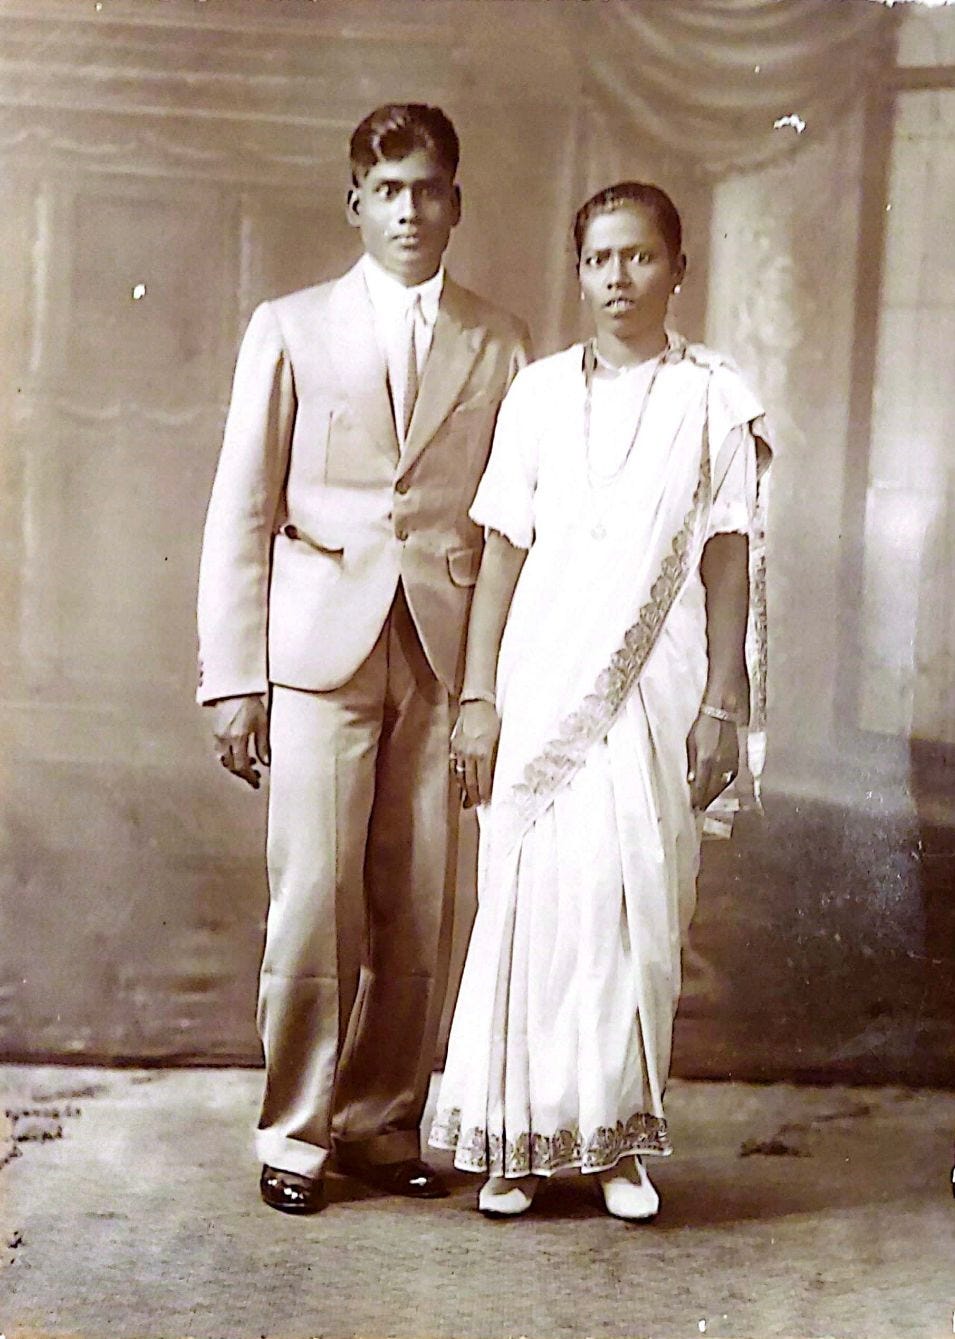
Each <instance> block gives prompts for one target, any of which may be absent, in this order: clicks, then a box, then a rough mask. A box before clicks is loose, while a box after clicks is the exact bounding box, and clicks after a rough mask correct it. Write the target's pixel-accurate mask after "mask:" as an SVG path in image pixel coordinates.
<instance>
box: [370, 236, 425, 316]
mask: <svg viewBox="0 0 955 1339" xmlns="http://www.w3.org/2000/svg"><path fill="white" fill-rule="evenodd" d="M361 265H362V272H363V274H364V276H365V284H366V286H367V288H368V296H369V297H370V298H371V305H372V307H373V308H374V309H375V314H376V315H379V316H387V315H392V316H397V315H401V316H403V315H404V313H405V312H406V311H407V310H408V308H409V307H410V305H411V303H412V302H413V301H414V299H415V297H417V298H418V299H419V300H420V303H421V315H422V318H423V319H424V320H425V321H426V322H427V323H428V325H434V322H435V320H436V319H437V315H438V303H439V302H440V301H441V293H442V291H443V289H444V266H443V265H439V266H438V269H437V272H436V273H435V274H433V275H432V276H431V278H430V279H426V280H425V281H424V283H423V284H415V285H414V286H413V287H411V288H408V287H407V286H406V285H405V284H402V283H400V282H399V281H398V280H397V279H395V278H394V277H393V276H392V275H390V274H389V273H388V271H387V270H386V269H384V268H383V267H382V266H381V265H379V264H378V262H377V261H376V260H375V259H374V258H373V257H372V256H369V254H368V252H367V251H366V252H365V254H364V255H363V256H362V258H361Z"/></svg>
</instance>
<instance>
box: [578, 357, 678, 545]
mask: <svg viewBox="0 0 955 1339" xmlns="http://www.w3.org/2000/svg"><path fill="white" fill-rule="evenodd" d="M669 352H670V342H669V339H668V340H667V347H666V348H665V349H664V350H663V351H662V352H661V353H660V354H658V355H657V357H656V359H655V360H654V368H653V372H652V373H651V375H650V381H649V384H648V386H647V389H646V391H645V392H644V395H643V400H642V402H641V405H640V412H639V413H638V414H637V421H636V424H635V426H634V429H633V435H632V436H631V438H630V442H629V444H628V446H627V449H626V451H625V452H624V454H623V458H622V460H621V461H620V463H619V465H617V466H616V467H615V468H614V469H613V470H611V472H610V473H609V474H599V473H598V472H597V471H596V470H595V469H594V467H593V461H592V460H591V447H590V416H591V408H592V402H593V380H594V372H595V371H596V368H597V361H598V357H597V348H596V343H595V341H594V340H588V341H587V344H586V345H585V346H584V466H585V472H586V476H587V488H588V490H589V492H590V495H591V512H593V510H594V507H593V502H594V495H595V494H596V492H597V491H598V490H599V489H604V488H609V487H610V485H611V484H613V483H615V482H616V480H617V479H619V477H620V475H621V474H622V473H623V471H624V470H625V469H626V467H627V462H628V461H629V459H630V456H631V454H632V452H633V448H634V447H635V446H636V444H637V438H638V437H639V435H640V429H641V427H642V426H643V420H644V417H645V415H646V412H647V405H648V404H649V403H650V394H651V392H652V390H653V387H654V385H655V384H656V379H657V376H658V375H659V372H660V368H661V367H662V366H663V364H664V361H665V360H666V356H667V354H668V353H669ZM590 533H591V535H592V536H593V538H594V539H605V538H606V535H607V530H606V527H605V526H604V524H603V522H602V521H601V520H600V519H599V518H598V519H596V520H595V521H594V524H593V526H592V527H591V531H590Z"/></svg>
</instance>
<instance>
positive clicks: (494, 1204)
mask: <svg viewBox="0 0 955 1339" xmlns="http://www.w3.org/2000/svg"><path fill="white" fill-rule="evenodd" d="M540 1183H541V1178H540V1177H539V1176H519V1177H508V1176H492V1177H491V1178H490V1179H489V1180H487V1181H485V1182H484V1185H483V1186H482V1187H481V1189H480V1191H479V1193H478V1208H479V1209H480V1211H481V1213H483V1214H487V1215H488V1217H489V1218H513V1217H514V1216H515V1215H516V1214H519V1213H525V1212H526V1211H527V1210H528V1209H529V1208H530V1207H531V1202H532V1201H533V1199H534V1193H535V1191H536V1190H537V1187H538V1186H539V1185H540Z"/></svg>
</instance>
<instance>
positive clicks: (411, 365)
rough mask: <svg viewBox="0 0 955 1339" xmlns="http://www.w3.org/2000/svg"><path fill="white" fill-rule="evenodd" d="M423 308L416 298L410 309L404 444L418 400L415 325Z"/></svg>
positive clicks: (402, 409)
mask: <svg viewBox="0 0 955 1339" xmlns="http://www.w3.org/2000/svg"><path fill="white" fill-rule="evenodd" d="M420 307H421V299H420V298H419V297H415V300H414V302H412V304H411V306H410V307H409V308H408V314H407V317H406V320H407V344H406V348H407V360H406V363H405V377H404V394H403V395H402V397H401V413H402V425H401V440H402V442H404V441H405V439H406V438H407V436H408V428H409V426H410V424H411V415H412V414H413V413H414V403H415V400H416V399H417V398H418V350H417V347H416V345H415V324H416V320H417V315H418V312H419V310H420Z"/></svg>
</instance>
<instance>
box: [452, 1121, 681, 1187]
mask: <svg viewBox="0 0 955 1339" xmlns="http://www.w3.org/2000/svg"><path fill="white" fill-rule="evenodd" d="M428 1143H429V1144H430V1145H431V1146H432V1148H442V1149H446V1150H449V1151H450V1152H452V1153H454V1165H455V1166H456V1167H459V1168H460V1169H461V1170H462V1171H469V1172H486V1173H488V1174H490V1175H493V1176H526V1175H529V1174H530V1173H532V1172H537V1173H540V1174H548V1173H550V1172H556V1171H560V1170H562V1169H564V1168H568V1167H579V1168H580V1170H581V1171H585V1172H603V1171H608V1170H609V1169H610V1168H611V1167H614V1166H616V1164H617V1163H618V1162H619V1161H620V1159H621V1158H623V1157H627V1156H628V1155H633V1156H636V1155H642V1154H644V1153H653V1154H658V1155H661V1156H663V1157H667V1156H669V1154H670V1153H671V1152H672V1151H673V1150H672V1146H671V1144H670V1136H669V1131H668V1129H667V1123H666V1120H665V1119H664V1117H662V1116H654V1115H652V1114H651V1113H650V1112H647V1111H638V1112H635V1113H634V1115H632V1116H630V1117H629V1118H628V1119H627V1120H626V1121H617V1123H616V1124H615V1125H601V1126H598V1127H597V1128H596V1129H594V1130H591V1131H590V1133H589V1134H588V1135H586V1136H584V1135H583V1134H582V1132H581V1130H580V1129H579V1127H578V1126H576V1125H575V1126H571V1127H566V1128H562V1129H559V1130H554V1131H552V1132H551V1133H550V1134H546V1133H543V1132H541V1131H537V1130H522V1131H521V1132H520V1133H519V1134H517V1135H514V1136H508V1134H507V1133H506V1131H501V1132H498V1131H494V1130H487V1129H485V1128H483V1127H482V1126H479V1125H472V1126H470V1127H468V1128H467V1129H462V1113H461V1109H460V1107H452V1108H450V1109H447V1110H445V1111H439V1112H438V1113H437V1114H436V1115H435V1118H434V1123H433V1125H432V1127H431V1133H430V1135H429V1136H428Z"/></svg>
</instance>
